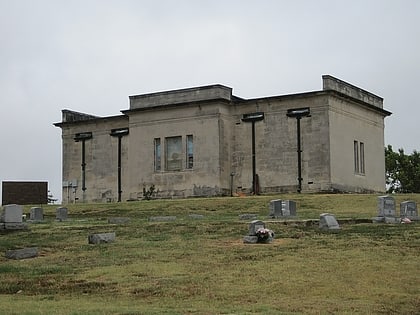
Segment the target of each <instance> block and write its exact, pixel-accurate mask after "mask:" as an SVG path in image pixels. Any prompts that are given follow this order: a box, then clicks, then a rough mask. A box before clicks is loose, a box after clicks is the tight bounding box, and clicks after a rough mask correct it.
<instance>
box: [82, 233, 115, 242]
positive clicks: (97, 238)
mask: <svg viewBox="0 0 420 315" xmlns="http://www.w3.org/2000/svg"><path fill="white" fill-rule="evenodd" d="M114 241H115V232H111V233H99V234H90V235H89V236H88V242H89V244H100V243H112V242H114Z"/></svg>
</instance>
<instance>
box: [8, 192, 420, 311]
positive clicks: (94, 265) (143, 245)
mask: <svg viewBox="0 0 420 315" xmlns="http://www.w3.org/2000/svg"><path fill="white" fill-rule="evenodd" d="M395 198H396V202H397V205H399V203H400V202H401V201H404V200H414V201H416V202H418V203H419V202H420V195H396V196H395ZM271 199H292V200H295V201H296V202H297V206H298V210H297V211H298V217H299V218H298V219H299V220H306V219H318V218H319V215H320V214H321V213H323V212H330V213H333V214H335V216H336V217H337V219H339V220H340V219H347V218H353V219H355V218H360V219H368V218H371V217H373V216H375V215H376V213H377V210H376V207H377V196H374V195H358V194H354V195H350V194H349V195H318V194H313V195H305V194H301V195H297V194H291V195H275V196H255V197H236V198H203V199H201V198H200V199H186V200H151V201H139V202H129V203H109V204H71V205H68V209H69V214H70V215H69V220H67V221H64V222H56V221H55V208H56V207H57V206H51V205H49V206H44V207H43V208H44V214H45V220H44V221H43V222H42V223H31V224H29V227H30V230H29V231H20V232H13V233H7V234H1V235H0V249H1V251H2V252H5V251H6V250H9V249H17V248H23V247H33V246H36V247H38V249H39V256H38V257H36V258H33V259H26V260H8V259H6V258H5V257H4V255H2V256H1V257H0V275H1V278H0V279H1V281H0V313H4V314H328V313H334V314H337V313H339V314H367V313H376V314H381V313H383V314H390V313H392V314H416V313H417V312H418V310H419V309H420V286H419V283H420V276H419V271H418V263H419V261H420V260H419V258H420V223H417V224H395V225H389V224H372V223H362V224H342V225H341V230H340V232H339V233H326V232H322V231H320V230H319V229H318V228H317V226H316V225H315V226H306V225H304V224H295V223H293V224H285V222H284V221H282V220H272V219H268V218H267V215H268V213H269V210H268V203H269V201H270V200H271ZM29 208H30V207H25V212H29ZM397 212H398V211H397ZM246 213H252V214H256V215H257V217H258V219H261V220H263V221H265V222H266V227H268V228H270V229H272V230H274V232H275V234H276V238H275V240H274V242H273V243H271V244H252V245H251V244H244V243H243V237H244V236H245V235H246V234H247V232H248V225H249V221H244V220H240V219H239V215H240V214H246ZM191 214H198V215H201V216H202V217H200V219H196V218H195V217H192V216H190V215H191ZM155 216H175V217H176V219H175V220H173V221H168V222H156V221H151V220H150V218H151V217H155ZM110 217H128V218H130V222H129V223H127V224H120V225H116V224H109V223H108V218H110ZM104 232H115V233H116V241H115V242H113V243H109V244H99V245H91V244H88V242H87V237H88V235H89V234H92V233H104Z"/></svg>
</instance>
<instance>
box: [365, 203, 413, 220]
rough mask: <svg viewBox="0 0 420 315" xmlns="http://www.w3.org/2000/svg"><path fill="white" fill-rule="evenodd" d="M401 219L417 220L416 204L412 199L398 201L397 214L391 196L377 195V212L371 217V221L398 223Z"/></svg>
mask: <svg viewBox="0 0 420 315" xmlns="http://www.w3.org/2000/svg"><path fill="white" fill-rule="evenodd" d="M401 219H409V220H414V221H418V220H419V215H418V210H417V204H416V202H414V201H411V200H409V201H403V202H401V203H400V213H399V216H398V215H397V212H396V203H395V199H394V197H392V196H380V197H378V214H377V216H376V217H374V218H372V221H373V222H386V223H398V222H400V221H401Z"/></svg>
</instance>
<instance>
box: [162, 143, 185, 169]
mask: <svg viewBox="0 0 420 315" xmlns="http://www.w3.org/2000/svg"><path fill="white" fill-rule="evenodd" d="M165 166H166V167H165V168H166V170H167V171H179V170H181V168H182V137H181V136H179V137H168V138H165Z"/></svg>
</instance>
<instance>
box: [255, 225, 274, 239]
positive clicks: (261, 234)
mask: <svg viewBox="0 0 420 315" xmlns="http://www.w3.org/2000/svg"><path fill="white" fill-rule="evenodd" d="M256 235H257V237H258V242H267V241H268V240H269V239H270V238H273V237H274V232H273V231H271V230H269V229H266V228H259V229H258V230H257V232H256Z"/></svg>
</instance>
